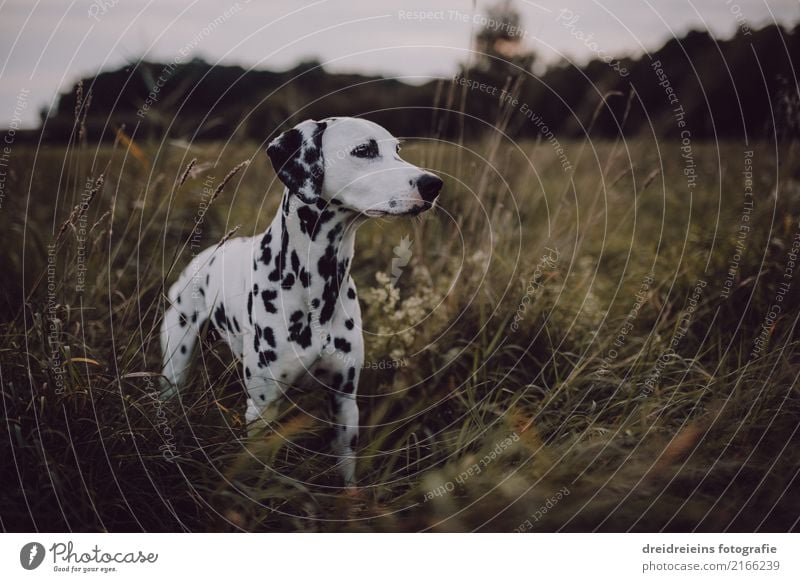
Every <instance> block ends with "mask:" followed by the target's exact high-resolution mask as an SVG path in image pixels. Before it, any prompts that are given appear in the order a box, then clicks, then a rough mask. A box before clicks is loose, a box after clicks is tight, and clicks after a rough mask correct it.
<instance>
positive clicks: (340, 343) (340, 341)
mask: <svg viewBox="0 0 800 582" xmlns="http://www.w3.org/2000/svg"><path fill="white" fill-rule="evenodd" d="M333 345H334V347H335V348H336V349H337V350H339V351H340V352H344V353H345V354H346V353H349V352H350V350H351V349H352V346H351V345H350V342H349V341H347V340H346V339H344V338H341V337H337V338H336V339H334V340H333Z"/></svg>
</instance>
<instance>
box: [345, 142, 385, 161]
mask: <svg viewBox="0 0 800 582" xmlns="http://www.w3.org/2000/svg"><path fill="white" fill-rule="evenodd" d="M350 155H352V156H355V157H357V158H377V157H378V155H379V152H378V142H376V141H375V140H374V139H371V140H369V141H368V142H367V143H362V144H361V145H359V146H356V147H355V148H353V151H351V152H350Z"/></svg>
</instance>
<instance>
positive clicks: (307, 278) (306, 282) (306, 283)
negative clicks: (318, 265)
mask: <svg viewBox="0 0 800 582" xmlns="http://www.w3.org/2000/svg"><path fill="white" fill-rule="evenodd" d="M300 283H302V285H303V287H310V286H311V274H310V273H309V272H308V271H306V269H305V267H303V268H302V269H300Z"/></svg>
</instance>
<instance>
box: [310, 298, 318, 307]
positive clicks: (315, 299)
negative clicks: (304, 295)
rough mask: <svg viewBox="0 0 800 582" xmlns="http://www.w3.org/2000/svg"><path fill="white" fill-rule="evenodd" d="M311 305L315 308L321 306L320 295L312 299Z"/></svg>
mask: <svg viewBox="0 0 800 582" xmlns="http://www.w3.org/2000/svg"><path fill="white" fill-rule="evenodd" d="M311 307H313V308H314V309H316V308H317V307H319V298H318V297H314V299H312V300H311Z"/></svg>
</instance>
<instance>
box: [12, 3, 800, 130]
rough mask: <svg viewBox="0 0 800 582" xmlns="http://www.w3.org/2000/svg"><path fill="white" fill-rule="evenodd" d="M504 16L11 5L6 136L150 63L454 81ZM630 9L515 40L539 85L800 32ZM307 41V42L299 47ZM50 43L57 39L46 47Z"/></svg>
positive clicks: (761, 6) (541, 8)
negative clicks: (580, 70) (682, 42)
mask: <svg viewBox="0 0 800 582" xmlns="http://www.w3.org/2000/svg"><path fill="white" fill-rule="evenodd" d="M493 4H495V2H477V3H474V5H475V6H476V10H475V12H474V13H473V12H472V6H473V2H471V1H468V0H446V1H445V2H442V3H440V4H439V5H437V7H436V8H429V7H428V5H427V4H425V3H423V2H421V1H420V0H413V1H410V2H402V3H399V2H387V1H383V2H377V3H373V4H372V5H371V6H370V7H362V6H355V5H352V4H345V3H343V2H342V1H341V0H318V1H316V2H311V3H307V4H305V5H303V6H300V7H297V6H296V5H294V4H290V3H289V2H288V0H279V1H278V2H276V3H275V4H273V5H271V6H263V5H256V4H253V3H251V1H250V0H239V1H235V2H231V3H228V4H225V5H219V4H214V3H211V2H209V1H207V0H203V1H199V0H167V1H166V2H161V3H159V5H158V7H157V9H155V7H154V5H153V2H152V0H150V1H149V2H147V3H146V4H145V3H143V2H139V3H130V2H124V1H122V0H93V1H91V2H90V1H88V0H80V1H78V2H76V3H75V4H74V5H73V6H71V7H69V8H66V9H65V8H64V7H62V6H61V5H59V4H57V3H55V2H54V1H53V0H44V1H43V2H42V1H40V2H37V3H36V5H35V6H34V7H33V8H30V7H29V6H27V5H26V3H24V2H23V1H22V0H12V1H9V2H5V3H3V5H2V6H0V16H2V22H3V25H2V26H3V32H4V33H5V34H3V35H2V38H3V40H2V41H0V43H2V44H3V45H4V46H3V52H4V53H5V54H6V58H5V59H4V61H3V65H2V67H0V79H2V81H3V83H2V85H0V111H2V116H0V127H3V128H4V129H10V128H12V127H13V128H14V129H22V130H25V129H35V128H37V127H39V126H40V122H39V112H40V110H42V109H50V110H52V109H53V108H54V107H55V106H56V105H57V103H58V98H59V95H60V94H61V93H63V92H64V91H66V90H69V88H71V87H72V85H74V83H75V82H77V81H78V80H79V79H82V78H87V77H92V76H94V75H96V74H98V73H100V72H104V71H113V70H116V69H119V68H120V67H123V66H125V65H127V64H130V63H132V62H134V63H135V62H139V61H150V62H171V61H173V60H175V59H180V62H181V63H185V62H189V61H191V60H192V59H193V58H200V59H203V60H205V61H206V62H207V63H209V64H211V65H217V64H219V65H225V66H241V67H243V68H245V69H257V70H274V71H283V70H287V69H291V68H293V67H294V66H296V65H297V64H299V63H301V62H303V61H311V60H316V61H319V62H320V63H321V64H322V65H323V68H324V69H325V71H327V72H329V73H358V74H365V75H382V76H385V77H387V78H400V79H402V80H404V81H406V82H412V83H413V82H414V81H417V82H419V83H424V82H426V81H428V80H432V79H437V78H444V77H451V76H452V75H453V74H455V73H456V72H457V70H458V66H459V64H460V63H463V62H465V61H466V60H467V59H468V57H469V43H470V38H471V37H472V34H473V32H474V30H475V29H477V27H478V26H479V25H480V23H481V22H483V16H482V15H484V14H485V13H486V8H487V7H489V6H491V5H493ZM621 4H622V3H621V2H613V3H610V6H609V7H608V8H606V7H602V6H599V5H597V3H596V2H593V1H592V0H575V1H573V2H571V3H570V5H569V6H563V5H560V4H557V3H555V2H539V3H534V2H528V1H524V0H518V1H517V2H515V5H516V7H517V9H518V10H519V11H520V13H521V15H522V22H521V27H520V31H518V34H519V36H521V37H523V46H524V48H525V49H527V50H533V51H534V52H535V53H536V55H537V61H536V63H535V65H534V73H535V74H541V73H543V72H544V70H545V69H546V68H548V67H550V66H552V65H554V64H556V63H558V62H563V61H568V62H572V63H575V64H578V65H584V64H586V63H588V62H589V61H591V60H594V59H596V58H597V57H598V54H608V55H611V56H613V57H614V58H625V57H633V58H637V57H639V56H641V55H644V54H648V53H649V52H651V51H654V50H656V49H658V48H660V47H661V46H663V45H664V44H665V43H666V42H667V41H669V40H670V39H671V38H681V37H683V36H685V35H686V34H687V33H688V32H689V31H691V30H700V31H707V32H709V33H710V34H711V35H712V36H713V37H714V38H716V39H717V40H726V39H728V38H731V37H733V36H734V35H735V34H736V33H737V32H739V31H744V30H757V29H761V28H764V27H765V26H768V25H771V24H778V25H781V26H784V27H786V28H789V29H791V28H792V27H794V26H795V25H796V24H797V23H798V21H800V5H799V4H798V3H797V2H796V1H794V0H778V1H776V2H771V4H772V5H769V4H767V2H766V1H765V0H739V1H738V2H732V1H729V0H720V1H719V2H715V3H713V5H712V4H710V3H708V2H700V3H692V2H691V1H690V0H670V1H669V2H667V4H666V6H659V7H654V6H651V5H650V4H649V2H645V3H644V4H642V5H636V6H625V8H624V14H622V13H620V12H619V10H620V8H618V6H621ZM698 4H699V5H698ZM333 8H335V10H333ZM687 8H688V10H687ZM159 26H160V29H159ZM365 27H368V28H365ZM296 30H302V31H304V32H303V33H301V34H299V35H297V34H296V33H295V31H296ZM13 31H18V32H17V34H14V33H13ZM177 31H180V34H177ZM305 31H308V32H305ZM354 32H355V33H354ZM358 33H361V34H360V35H359V34H358ZM42 39H47V40H46V41H45V42H44V44H43V46H42ZM146 39H149V40H146ZM37 49H38V50H37Z"/></svg>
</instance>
